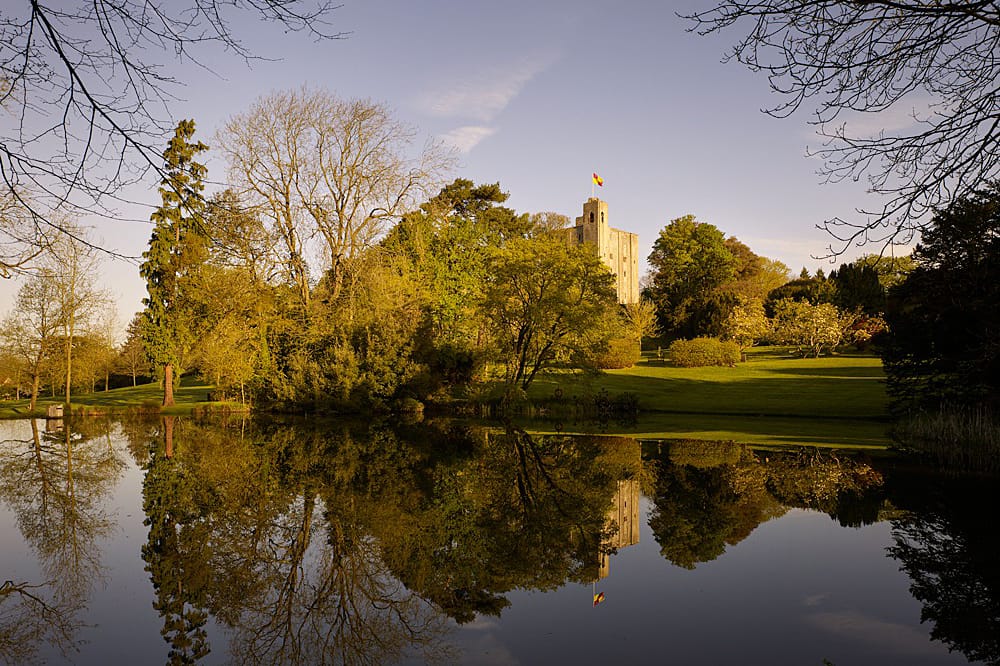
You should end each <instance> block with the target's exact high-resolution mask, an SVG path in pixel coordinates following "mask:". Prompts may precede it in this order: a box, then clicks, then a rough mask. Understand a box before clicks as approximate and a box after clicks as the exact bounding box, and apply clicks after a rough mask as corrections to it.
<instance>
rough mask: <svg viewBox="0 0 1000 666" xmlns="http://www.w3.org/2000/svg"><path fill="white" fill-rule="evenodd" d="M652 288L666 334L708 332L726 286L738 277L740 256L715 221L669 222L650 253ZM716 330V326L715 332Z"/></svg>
mask: <svg viewBox="0 0 1000 666" xmlns="http://www.w3.org/2000/svg"><path fill="white" fill-rule="evenodd" d="M649 265H650V269H651V272H652V280H651V283H650V286H649V289H648V293H649V296H650V298H651V299H652V301H653V302H654V303H655V304H656V309H657V315H658V316H659V319H660V326H661V329H662V330H663V333H664V334H665V335H667V336H670V337H694V336H696V335H699V334H703V333H705V332H706V331H705V330H704V329H705V326H704V324H705V322H706V320H708V319H712V318H713V315H714V314H715V312H714V309H715V306H716V305H717V303H715V302H714V301H713V296H715V295H716V293H717V290H718V289H719V287H720V286H722V285H723V284H725V283H726V282H728V281H731V280H732V279H733V277H734V276H735V272H736V267H737V260H736V257H734V256H733V253H732V252H731V251H730V250H729V248H727V247H726V237H725V235H724V234H723V233H722V232H721V231H719V230H718V229H717V228H716V227H715V226H713V225H711V224H707V223H705V222H699V221H697V220H696V219H695V217H694V215H685V216H684V217H679V218H677V219H675V220H672V221H671V222H670V224H668V225H667V226H665V227H664V228H663V229H662V230H661V231H660V235H659V236H658V237H657V239H656V241H654V243H653V251H652V252H651V253H650V255H649ZM713 333H714V331H713Z"/></svg>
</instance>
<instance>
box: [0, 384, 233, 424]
mask: <svg viewBox="0 0 1000 666" xmlns="http://www.w3.org/2000/svg"><path fill="white" fill-rule="evenodd" d="M211 390H212V386H211V385H209V384H204V383H202V382H201V381H199V380H197V378H192V379H191V380H188V379H187V378H185V379H183V380H182V382H181V386H177V387H174V402H175V403H176V404H175V405H174V406H173V407H171V408H168V409H164V410H162V413H164V414H185V413H188V412H190V411H191V410H193V409H195V408H202V407H207V406H210V405H211V406H213V407H219V406H222V405H225V406H228V407H230V408H233V409H237V408H239V407H240V405H239V404H238V403H235V404H231V403H219V402H210V401H209V400H208V393H209V391H211ZM162 402H163V389H162V388H160V385H159V384H158V383H155V382H154V383H152V384H143V385H142V386H135V387H132V386H129V387H125V388H118V389H112V390H110V391H97V392H94V393H81V394H80V395H75V396H73V408H74V409H76V408H79V407H85V408H87V410H88V411H97V412H114V411H129V410H140V409H149V410H153V409H156V408H158V407H159V405H160V403H162ZM28 403H29V401H28V400H11V401H8V402H0V418H7V419H20V418H28V417H29V416H32V414H31V412H29V411H28ZM61 404H63V403H62V400H61V399H59V398H51V397H49V396H39V397H38V406H37V408H36V410H35V413H34V415H35V416H44V414H45V408H46V407H47V406H48V405H61Z"/></svg>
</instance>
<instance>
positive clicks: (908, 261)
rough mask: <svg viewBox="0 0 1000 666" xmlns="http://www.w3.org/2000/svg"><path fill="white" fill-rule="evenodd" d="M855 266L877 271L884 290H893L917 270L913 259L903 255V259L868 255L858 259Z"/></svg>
mask: <svg viewBox="0 0 1000 666" xmlns="http://www.w3.org/2000/svg"><path fill="white" fill-rule="evenodd" d="M854 263H855V264H857V265H859V266H869V267H871V268H873V269H875V273H876V274H878V281H879V284H881V285H882V288H883V289H886V290H888V289H891V288H892V287H895V286H896V285H897V284H899V283H901V282H902V281H903V280H905V279H906V276H907V275H909V273H910V271H912V270H913V269H914V268H915V265H914V263H913V257H911V256H909V255H903V256H902V257H883V256H881V255H878V254H866V255H863V256H861V257H858V258H857V259H856V260H855V262H854Z"/></svg>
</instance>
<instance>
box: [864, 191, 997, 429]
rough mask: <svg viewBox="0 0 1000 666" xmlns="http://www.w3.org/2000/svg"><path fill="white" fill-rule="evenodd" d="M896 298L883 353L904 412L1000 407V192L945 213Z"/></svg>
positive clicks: (967, 200) (918, 250)
mask: <svg viewBox="0 0 1000 666" xmlns="http://www.w3.org/2000/svg"><path fill="white" fill-rule="evenodd" d="M913 260H914V262H915V264H916V268H914V269H913V271H911V272H910V273H909V275H908V276H907V278H906V279H905V280H904V281H903V282H902V283H901V284H899V285H898V286H896V287H894V288H893V289H891V290H890V292H889V301H888V309H887V311H886V316H885V318H886V321H887V323H888V325H889V336H888V339H887V341H886V344H885V345H884V348H883V351H882V360H883V361H884V363H885V370H886V379H887V388H888V391H889V394H890V396H891V397H892V398H893V399H894V401H895V406H896V408H897V409H911V408H917V407H927V406H936V405H940V404H942V403H952V404H955V403H957V404H964V405H969V404H983V405H990V406H992V407H993V408H996V407H997V406H998V404H1000V347H998V345H997V333H996V332H997V330H1000V311H998V309H997V303H998V302H1000V189H998V186H997V185H991V186H989V187H988V188H986V189H983V190H980V191H977V192H976V193H975V194H973V195H971V196H967V197H964V198H962V199H959V200H957V201H956V202H955V203H953V204H952V205H951V206H949V207H948V208H946V209H945V210H942V211H941V212H939V213H937V214H936V215H935V216H934V218H933V220H932V223H931V227H930V228H928V229H927V230H926V231H925V232H924V233H923V235H922V240H921V242H920V243H919V244H918V245H917V247H916V249H915V250H914V252H913Z"/></svg>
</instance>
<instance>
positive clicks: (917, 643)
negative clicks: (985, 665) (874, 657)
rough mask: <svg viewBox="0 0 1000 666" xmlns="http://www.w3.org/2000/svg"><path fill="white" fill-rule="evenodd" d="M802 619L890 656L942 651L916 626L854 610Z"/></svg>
mask: <svg viewBox="0 0 1000 666" xmlns="http://www.w3.org/2000/svg"><path fill="white" fill-rule="evenodd" d="M804 619H805V621H806V622H807V623H808V624H811V625H813V626H815V627H818V628H819V629H822V630H824V631H826V632H829V633H831V634H833V635H835V636H839V637H842V638H849V639H851V640H854V641H857V642H864V643H867V644H869V645H870V646H871V647H873V648H875V649H879V650H884V651H886V652H888V653H890V656H903V655H910V656H916V655H922V656H935V655H936V656H940V655H942V653H943V652H944V647H943V646H942V645H941V644H940V643H938V644H934V643H932V642H931V641H929V640H928V639H927V634H926V633H925V632H924V631H922V630H920V629H918V628H916V627H911V626H907V625H904V624H900V623H897V622H890V621H887V620H882V619H879V618H876V617H871V616H868V615H864V614H863V613H860V612H857V611H851V610H845V611H841V612H835V613H814V614H811V615H806V616H805V618H804ZM888 661H892V659H888Z"/></svg>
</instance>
